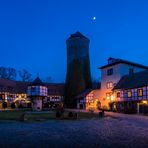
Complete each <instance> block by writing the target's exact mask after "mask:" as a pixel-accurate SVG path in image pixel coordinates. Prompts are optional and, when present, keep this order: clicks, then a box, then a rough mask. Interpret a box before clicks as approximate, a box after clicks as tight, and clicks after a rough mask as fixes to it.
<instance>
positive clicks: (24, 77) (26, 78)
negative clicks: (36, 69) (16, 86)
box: [19, 69, 32, 82]
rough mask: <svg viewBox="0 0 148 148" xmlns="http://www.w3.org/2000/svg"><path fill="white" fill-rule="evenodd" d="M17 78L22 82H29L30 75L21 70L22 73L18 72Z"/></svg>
mask: <svg viewBox="0 0 148 148" xmlns="http://www.w3.org/2000/svg"><path fill="white" fill-rule="evenodd" d="M19 76H20V78H21V80H22V82H29V81H31V76H32V74H30V73H29V72H28V71H27V70H26V69H23V70H22V71H19Z"/></svg>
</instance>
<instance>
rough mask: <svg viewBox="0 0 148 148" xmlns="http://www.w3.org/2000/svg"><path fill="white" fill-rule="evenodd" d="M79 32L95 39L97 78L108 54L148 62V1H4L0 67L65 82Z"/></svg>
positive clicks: (0, 6)
mask: <svg viewBox="0 0 148 148" xmlns="http://www.w3.org/2000/svg"><path fill="white" fill-rule="evenodd" d="M93 17H96V20H95V21H94V20H93ZM76 31H80V32H81V33H82V34H84V35H85V36H87V37H88V38H89V39H90V60H91V73H92V78H93V79H98V78H99V77H100V71H99V70H98V69H97V68H98V67H99V66H102V65H104V64H106V60H107V58H108V57H115V58H123V59H126V60H130V61H134V62H138V63H141V64H143V65H148V60H147V57H148V1H147V0H0V55H1V56H0V66H6V67H14V68H16V69H17V70H20V69H23V68H25V69H27V70H28V71H30V72H31V73H32V74H33V76H35V75H36V73H39V74H40V77H41V78H43V79H44V78H45V77H46V76H51V77H52V79H53V81H54V82H64V80H65V74H66V43H65V42H66V39H67V38H68V37H69V36H70V34H71V33H75V32H76Z"/></svg>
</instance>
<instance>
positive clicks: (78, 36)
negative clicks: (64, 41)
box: [70, 31, 89, 40]
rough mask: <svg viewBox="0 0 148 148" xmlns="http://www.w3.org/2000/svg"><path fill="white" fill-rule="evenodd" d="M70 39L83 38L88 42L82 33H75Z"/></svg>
mask: <svg viewBox="0 0 148 148" xmlns="http://www.w3.org/2000/svg"><path fill="white" fill-rule="evenodd" d="M70 38H85V39H87V40H89V39H88V38H87V37H85V36H84V35H83V34H82V33H80V32H79V31H77V32H76V33H74V34H71V36H70Z"/></svg>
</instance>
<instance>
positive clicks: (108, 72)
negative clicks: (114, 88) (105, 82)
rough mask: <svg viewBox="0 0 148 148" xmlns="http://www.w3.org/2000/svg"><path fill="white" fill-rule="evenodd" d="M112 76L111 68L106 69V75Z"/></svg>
mask: <svg viewBox="0 0 148 148" xmlns="http://www.w3.org/2000/svg"><path fill="white" fill-rule="evenodd" d="M112 74H113V68H110V69H107V75H108V76H110V75H112Z"/></svg>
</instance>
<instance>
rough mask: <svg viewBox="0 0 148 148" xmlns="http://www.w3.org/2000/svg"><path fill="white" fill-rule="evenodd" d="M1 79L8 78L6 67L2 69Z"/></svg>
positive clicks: (0, 72)
mask: <svg viewBox="0 0 148 148" xmlns="http://www.w3.org/2000/svg"><path fill="white" fill-rule="evenodd" d="M0 77H1V78H6V77H7V71H6V68H5V67H0Z"/></svg>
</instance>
